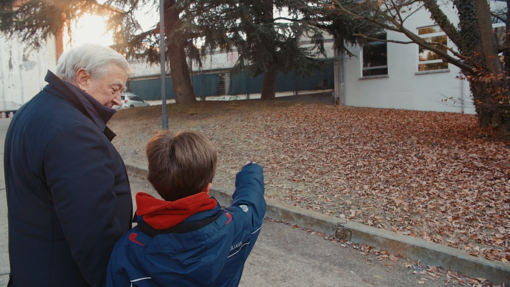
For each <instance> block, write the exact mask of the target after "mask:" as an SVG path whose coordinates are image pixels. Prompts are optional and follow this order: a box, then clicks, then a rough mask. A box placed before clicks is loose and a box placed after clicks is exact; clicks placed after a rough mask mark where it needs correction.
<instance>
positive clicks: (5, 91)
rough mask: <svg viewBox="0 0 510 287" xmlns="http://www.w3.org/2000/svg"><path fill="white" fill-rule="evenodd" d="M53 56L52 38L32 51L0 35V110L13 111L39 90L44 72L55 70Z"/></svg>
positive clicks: (55, 60) (43, 83) (55, 59)
mask: <svg viewBox="0 0 510 287" xmlns="http://www.w3.org/2000/svg"><path fill="white" fill-rule="evenodd" d="M56 57H57V53H56V43H55V39H54V38H50V39H48V40H47V41H46V44H43V47H41V49H39V50H34V49H33V48H29V47H27V45H25V44H23V43H21V42H20V41H19V40H18V39H7V38H6V37H4V36H1V35H0V111H7V110H17V109H18V108H19V107H21V105H23V104H24V103H26V102H28V101H29V100H30V99H32V98H33V97H34V96H35V95H36V94H37V93H39V91H41V90H42V89H43V88H44V86H46V84H47V83H46V82H45V81H44V77H45V76H46V73H47V71H48V70H51V71H53V72H55V68H56V65H57V58H56Z"/></svg>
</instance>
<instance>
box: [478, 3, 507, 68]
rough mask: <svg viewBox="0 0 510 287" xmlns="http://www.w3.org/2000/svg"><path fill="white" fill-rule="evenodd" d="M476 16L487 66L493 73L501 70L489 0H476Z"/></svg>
mask: <svg viewBox="0 0 510 287" xmlns="http://www.w3.org/2000/svg"><path fill="white" fill-rule="evenodd" d="M475 7H476V18H477V19H478V26H479V27H480V34H481V37H482V45H483V57H484V59H485V63H486V64H487V68H489V70H490V71H491V72H493V73H500V72H501V64H500V62H499V57H498V45H497V43H496V39H495V38H494V34H493V33H492V21H491V11H490V7H489V3H488V2H487V0H475Z"/></svg>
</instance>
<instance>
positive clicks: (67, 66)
mask: <svg viewBox="0 0 510 287" xmlns="http://www.w3.org/2000/svg"><path fill="white" fill-rule="evenodd" d="M109 64H116V65H118V66H119V67H121V68H123V69H124V70H125V71H126V73H127V74H128V75H129V74H131V67H130V66H129V63H128V62H127V60H126V58H124V57H123V56H122V55H121V54H119V53H118V52H116V51H114V50H113V49H111V48H108V47H105V46H103V45H99V44H90V43H88V44H82V45H80V46H77V47H74V48H71V49H69V50H67V51H65V52H64V53H63V54H62V56H60V59H59V60H58V64H57V76H59V77H61V78H62V80H64V81H66V82H74V81H76V72H77V71H78V70H79V69H81V68H84V69H85V71H86V72H87V73H88V74H89V75H90V76H91V77H92V79H94V80H99V79H102V78H103V77H104V76H105V73H106V72H107V70H106V67H107V66H108V65H109Z"/></svg>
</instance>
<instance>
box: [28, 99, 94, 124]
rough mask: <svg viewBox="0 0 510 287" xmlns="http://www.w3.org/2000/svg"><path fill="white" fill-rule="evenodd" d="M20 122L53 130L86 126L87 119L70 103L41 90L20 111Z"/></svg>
mask: <svg viewBox="0 0 510 287" xmlns="http://www.w3.org/2000/svg"><path fill="white" fill-rule="evenodd" d="M20 112H21V115H20V119H19V120H20V121H21V122H24V123H25V124H28V125H34V126H36V127H37V128H43V129H55V128H62V127H67V126H71V125H76V124H87V123H89V122H90V120H88V118H87V117H86V116H85V115H84V114H83V113H82V112H80V111H79V110H78V109H77V108H76V107H75V106H74V105H73V104H72V103H71V102H69V101H68V100H66V99H63V98H61V97H58V96H55V95H52V94H51V93H49V92H47V91H45V90H42V91H41V92H39V93H38V94H37V95H36V96H35V97H34V98H33V99H32V100H30V101H29V102H28V103H26V104H25V106H23V107H22V109H20Z"/></svg>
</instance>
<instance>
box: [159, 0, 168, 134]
mask: <svg viewBox="0 0 510 287" xmlns="http://www.w3.org/2000/svg"><path fill="white" fill-rule="evenodd" d="M164 1H165V0H159V37H160V40H159V47H160V52H161V106H162V107H163V114H162V115H161V121H162V122H163V123H162V126H163V130H168V115H167V114H166V92H165V79H166V77H165V8H164V7H165V5H164V3H163V2H164Z"/></svg>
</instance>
